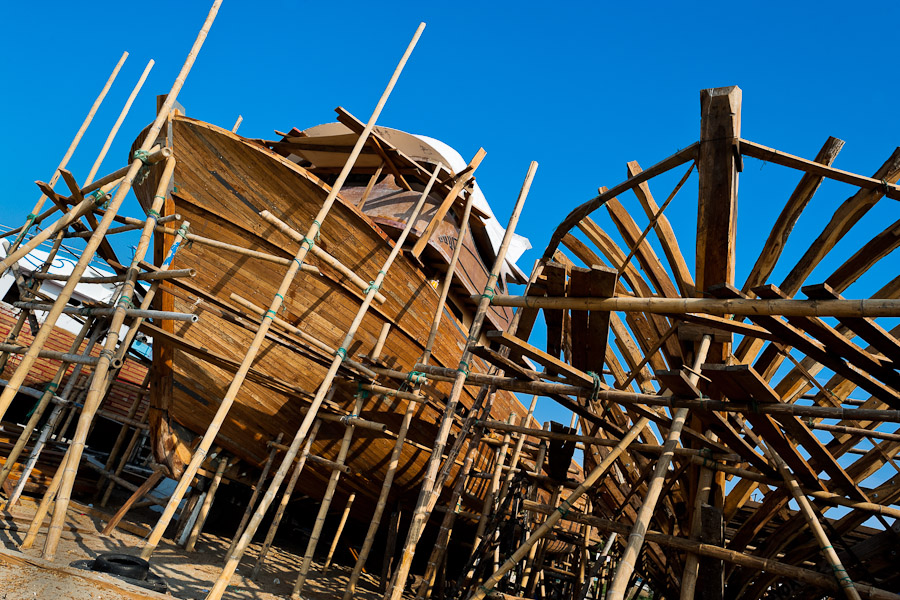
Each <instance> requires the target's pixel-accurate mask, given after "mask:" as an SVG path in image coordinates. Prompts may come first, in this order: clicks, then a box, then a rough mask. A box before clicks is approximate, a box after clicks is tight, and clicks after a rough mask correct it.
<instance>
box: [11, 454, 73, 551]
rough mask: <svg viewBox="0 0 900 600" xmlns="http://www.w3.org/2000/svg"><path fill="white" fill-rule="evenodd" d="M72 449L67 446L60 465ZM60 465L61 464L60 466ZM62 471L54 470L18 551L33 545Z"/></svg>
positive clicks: (60, 478)
mask: <svg viewBox="0 0 900 600" xmlns="http://www.w3.org/2000/svg"><path fill="white" fill-rule="evenodd" d="M71 451H72V447H71V446H69V448H68V449H66V453H65V455H64V456H63V459H62V463H65V461H66V459H68V457H69V455H70V454H71ZM62 463H61V464H62ZM62 476H63V470H62V468H59V469H57V470H56V473H54V474H53V479H51V480H50V485H49V486H47V491H46V492H44V496H43V498H41V503H40V504H39V505H38V507H37V510H35V512H34V517H33V518H32V519H31V525H29V527H28V532H27V533H26V534H25V539H23V540H22V543H21V544H20V545H19V549H20V550H28V549H29V548H31V546H32V545H33V544H34V540H35V538H36V537H37V534H38V531H40V529H41V524H42V523H43V521H44V517H46V516H47V511H49V510H50V505H51V504H52V503H53V497H54V496H55V495H56V490H58V489H59V484H60V482H61V481H62Z"/></svg>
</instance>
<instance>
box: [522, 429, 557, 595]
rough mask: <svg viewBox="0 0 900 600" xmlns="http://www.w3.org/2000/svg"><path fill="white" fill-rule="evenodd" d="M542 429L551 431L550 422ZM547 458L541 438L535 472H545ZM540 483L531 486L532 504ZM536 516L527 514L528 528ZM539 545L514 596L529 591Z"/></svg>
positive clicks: (544, 440)
mask: <svg viewBox="0 0 900 600" xmlns="http://www.w3.org/2000/svg"><path fill="white" fill-rule="evenodd" d="M542 429H543V430H544V431H550V421H545V422H544V424H543V426H542ZM546 458H547V438H543V437H542V438H541V441H540V445H539V446H538V455H537V459H536V460H535V463H534V472H535V473H536V474H538V475H540V474H541V473H542V472H543V470H544V461H545V460H546ZM538 487H539V485H538V483H537V482H534V483H533V484H532V486H531V489H530V491H529V493H528V498H529V500H531V501H532V502H534V501H535V500H537V495H538ZM535 516H536V515H532V514H531V513H528V512H526V513H525V524H526V527H527V526H528V525H529V521H530V520H531V519H533V518H535ZM537 550H538V544H534V545H533V546H532V547H531V548H530V549H529V550H528V554H527V555H526V556H525V565H524V567H523V569H522V577H521V579H519V580H518V581H516V588H515V590H514V591H513V593H514V594H519V592H520V591H523V590H527V589H528V583H529V580H530V579H531V577H532V572H533V567H534V559H535V557H536V556H537Z"/></svg>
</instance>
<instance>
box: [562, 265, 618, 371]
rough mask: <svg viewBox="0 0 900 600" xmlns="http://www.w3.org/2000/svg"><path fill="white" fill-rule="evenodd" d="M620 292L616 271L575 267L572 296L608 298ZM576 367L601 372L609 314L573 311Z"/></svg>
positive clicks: (604, 355) (594, 267)
mask: <svg viewBox="0 0 900 600" xmlns="http://www.w3.org/2000/svg"><path fill="white" fill-rule="evenodd" d="M615 291H616V272H615V271H613V270H612V269H607V268H605V267H601V266H599V265H594V266H593V267H591V268H590V269H582V268H580V267H572V273H571V278H570V281H569V293H570V294H573V295H578V296H589V297H594V298H608V297H611V296H612V295H614V294H615ZM571 321H572V366H574V367H575V368H577V369H580V370H582V371H585V372H588V371H593V372H595V373H601V372H602V371H603V363H604V360H605V358H606V345H607V339H608V337H609V313H608V312H604V311H572V316H571Z"/></svg>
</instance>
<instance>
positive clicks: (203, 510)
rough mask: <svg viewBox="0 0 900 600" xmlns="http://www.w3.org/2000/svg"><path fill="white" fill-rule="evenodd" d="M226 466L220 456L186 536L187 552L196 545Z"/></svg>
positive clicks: (225, 460)
mask: <svg viewBox="0 0 900 600" xmlns="http://www.w3.org/2000/svg"><path fill="white" fill-rule="evenodd" d="M227 466H228V460H227V459H226V458H225V457H224V456H223V457H221V458H220V459H219V466H218V467H216V474H215V475H213V480H212V484H210V486H209V491H207V492H206V498H204V499H203V506H201V507H200V514H199V515H198V516H197V520H196V521H195V522H194V527H193V528H192V529H191V533H190V535H189V536H188V540H187V544H185V546H184V549H185V550H186V551H187V552H193V551H194V547H195V546H196V545H197V539H198V538H199V537H200V533H201V532H202V531H203V525H204V524H205V523H206V517H208V516H209V509H210V508H212V503H213V500H215V499H216V490H218V489H219V484H221V483H222V475H223V474H224V473H225V467H227Z"/></svg>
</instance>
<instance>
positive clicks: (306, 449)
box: [226, 419, 322, 580]
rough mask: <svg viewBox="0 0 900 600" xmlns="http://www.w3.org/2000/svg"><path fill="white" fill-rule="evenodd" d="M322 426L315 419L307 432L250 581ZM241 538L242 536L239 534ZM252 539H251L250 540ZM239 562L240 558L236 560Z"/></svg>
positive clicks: (262, 557)
mask: <svg viewBox="0 0 900 600" xmlns="http://www.w3.org/2000/svg"><path fill="white" fill-rule="evenodd" d="M321 424H322V421H321V420H319V419H316V422H315V423H313V426H312V429H310V431H309V436H307V438H306V444H305V445H304V446H303V452H302V453H300V459H299V460H298V461H297V465H296V466H295V467H294V471H293V473H291V478H290V479H289V480H288V483H287V485H286V486H285V488H284V491H283V492H282V493H281V502H280V503H279V504H278V510H276V511H275V517H274V518H273V519H272V524H271V525H270V526H269V531H267V532H266V539H265V541H263V545H262V548H261V549H260V551H259V556H258V557H257V559H256V564H254V565H253V570H251V571H250V579H254V580H255V579H256V578H257V576H258V575H259V571H260V569H262V566H263V564H265V562H266V555H267V554H268V553H269V548H271V547H272V540H274V539H275V533H276V532H277V531H278V525H279V524H280V523H281V518H282V516H284V511H285V509H286V508H287V505H288V502H290V501H291V494H292V493H294V486H296V485H297V481H298V480H299V479H300V474H301V473H302V472H303V467H304V466H305V465H306V459H307V458H309V455H310V454H309V453H310V449H311V448H312V445H313V442H314V441H315V439H316V434H317V433H318V432H319V426H320V425H321ZM291 462H293V461H291V460H287V459H285V460H283V461H282V463H281V464H282V466H283V465H284V464H288V465H290V463H291ZM241 535H242V536H243V534H241ZM251 539H252V538H251ZM233 545H234V549H232V551H231V552H230V553H229V554H228V556H227V557H226V562H227V561H228V560H230V559H231V557H232V556H234V552H235V550H236V549H237V545H235V544H233ZM238 560H240V558H238Z"/></svg>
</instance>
